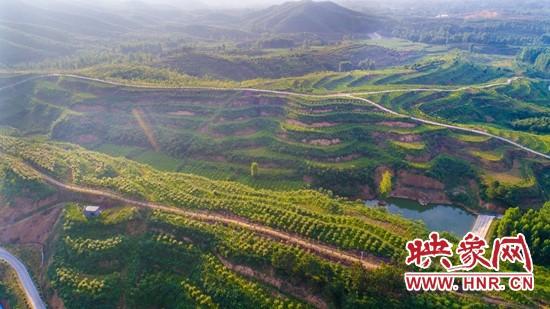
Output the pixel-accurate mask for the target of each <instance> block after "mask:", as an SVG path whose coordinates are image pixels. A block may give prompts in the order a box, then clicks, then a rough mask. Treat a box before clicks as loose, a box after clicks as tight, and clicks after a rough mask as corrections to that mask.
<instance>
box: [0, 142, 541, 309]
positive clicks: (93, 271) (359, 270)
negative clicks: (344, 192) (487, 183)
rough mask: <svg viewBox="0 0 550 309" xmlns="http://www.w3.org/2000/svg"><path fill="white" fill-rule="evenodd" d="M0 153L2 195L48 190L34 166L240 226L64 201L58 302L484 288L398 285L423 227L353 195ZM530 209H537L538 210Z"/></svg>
mask: <svg viewBox="0 0 550 309" xmlns="http://www.w3.org/2000/svg"><path fill="white" fill-rule="evenodd" d="M0 151H1V152H2V154H3V157H4V161H2V163H1V165H0V167H1V169H0V171H1V173H2V179H4V180H5V181H4V182H3V184H2V190H3V191H2V194H6V193H9V192H11V193H12V194H15V196H17V194H20V193H21V192H22V191H20V190H14V191H10V190H9V189H10V188H13V186H17V187H18V188H20V189H21V190H28V189H31V188H32V190H33V192H35V193H36V194H41V193H45V194H48V193H47V192H50V193H49V194H51V192H52V191H51V190H52V188H53V187H50V186H49V185H47V184H46V183H45V182H44V178H41V177H42V176H40V174H39V173H44V174H47V175H50V176H52V177H54V178H55V179H57V180H58V181H61V182H64V183H67V184H74V185H78V186H81V187H84V188H95V189H96V190H105V192H116V193H119V194H122V195H124V196H126V197H128V198H131V199H135V200H139V201H151V202H156V203H160V204H162V205H165V206H167V207H169V208H172V209H175V210H188V211H192V212H195V211H208V214H223V215H224V216H229V217H230V218H233V219H238V220H242V221H241V222H244V223H245V224H242V225H236V224H224V223H221V222H216V221H215V220H213V221H203V220H201V219H198V218H195V217H190V216H188V215H183V214H181V215H180V214H179V213H177V212H175V211H170V210H169V208H167V209H163V210H159V209H156V210H152V209H148V208H147V207H139V208H138V207H132V206H129V205H124V203H122V204H121V205H119V206H116V207H108V208H106V209H104V211H103V212H102V213H101V215H100V216H99V217H97V218H87V217H86V216H84V214H83V207H82V205H81V204H78V203H69V204H67V205H65V206H64V207H65V209H64V212H63V215H62V219H61V221H60V225H59V227H58V228H57V229H56V231H57V232H56V233H57V235H56V237H55V239H56V242H55V243H54V245H53V247H52V249H53V255H52V256H51V263H48V264H47V265H49V266H48V267H49V269H48V273H47V280H48V281H49V282H50V283H51V286H52V287H53V288H55V291H56V292H57V296H58V297H60V298H61V299H62V300H63V302H64V304H65V306H66V307H67V308H77V307H79V306H92V304H93V306H94V307H95V308H115V307H116V306H117V305H118V304H119V303H120V302H121V301H123V302H124V303H125V304H127V305H129V306H132V307H133V308H149V307H151V306H166V307H173V306H175V305H176V304H186V306H189V307H191V308H194V307H196V306H200V307H208V308H218V307H220V308H231V307H233V306H237V305H238V306H244V307H246V308H252V307H254V306H260V307H274V306H275V307H282V308H309V307H331V306H336V307H346V306H352V307H355V306H360V307H362V306H367V307H369V306H382V305H386V306H387V305H388V300H389V299H391V300H390V304H389V305H390V306H392V307H393V306H395V307H400V306H418V305H423V306H428V307H432V306H443V305H454V306H463V305H464V304H466V303H468V304H472V303H479V304H481V303H482V298H481V297H482V296H483V295H477V294H473V295H464V294H446V293H443V294H441V293H438V294H433V293H407V292H405V291H404V287H403V283H402V282H403V281H402V273H403V272H404V271H405V270H406V268H405V267H404V266H403V264H402V263H403V262H402V261H403V259H404V256H403V254H404V244H405V241H406V240H408V239H412V238H414V237H426V235H427V232H426V230H425V228H424V227H423V226H422V225H420V224H419V223H417V222H412V221H408V220H405V219H403V218H401V217H399V216H396V215H392V214H389V213H388V212H386V211H384V210H382V209H376V208H369V207H365V206H364V205H363V204H362V203H360V202H351V201H347V200H344V199H341V198H335V197H333V196H331V195H330V194H326V193H321V192H318V191H312V190H296V191H286V192H280V191H271V190H265V189H262V190H258V189H253V188H251V187H248V186H245V185H241V184H238V183H235V182H230V181H214V180H209V179H207V178H203V177H199V176H194V175H191V174H183V173H168V172H161V171H158V170H155V169H152V168H150V167H148V166H146V165H142V164H139V163H135V162H133V161H130V160H127V159H123V158H113V157H110V156H107V155H104V154H100V153H95V152H91V151H88V150H85V149H83V148H81V147H78V146H74V145H70V144H67V143H54V142H49V143H43V142H36V141H27V140H25V139H16V138H12V137H7V136H0ZM77 197H78V196H77V195H74V194H73V195H71V198H73V199H74V198H77ZM77 199H78V198H77ZM81 199H82V201H84V200H86V196H85V195H82V196H81ZM545 207H546V206H545ZM529 214H530V215H531V216H535V215H536V216H539V214H538V212H533V211H531V212H529ZM543 216H544V214H543V213H542V212H541V214H540V218H543ZM537 220H541V219H537ZM503 222H504V223H503V224H509V223H508V221H506V220H505V221H503ZM251 224H252V225H254V226H267V227H270V228H273V229H276V230H279V231H284V232H288V233H290V235H294V236H293V237H302V239H304V241H310V242H313V243H314V244H327V245H329V246H330V248H335V249H340V250H345V252H351V253H353V254H358V253H359V252H360V251H362V252H364V253H365V260H366V261H369V263H373V264H374V265H378V266H377V267H374V268H373V269H368V270H367V269H365V268H363V267H362V266H361V265H359V264H352V265H350V264H349V263H344V262H342V261H341V260H338V259H330V258H327V257H324V256H322V255H319V254H318V253H317V252H315V251H312V250H305V249H304V248H303V247H301V246H299V245H294V244H291V243H286V242H284V241H280V240H277V239H275V238H274V237H272V236H270V235H269V234H262V233H261V232H260V231H259V230H258V228H250V225H251ZM505 226H506V225H505ZM502 231H503V228H500V229H499V233H501V232H502ZM447 237H450V238H451V239H453V236H452V235H448V236H447ZM539 252H542V251H537V253H536V254H537V255H536V260H535V263H537V264H538V263H539V262H540V260H539V256H538V254H539ZM541 254H544V253H541ZM385 265H387V266H385ZM535 272H536V274H537V283H538V284H542V285H543V286H544V284H545V282H546V280H547V279H546V277H547V270H546V269H545V268H543V267H540V268H538V266H537V269H536V270H535ZM541 280H542V281H541ZM537 291H538V292H537V293H512V292H508V293H507V294H506V299H509V300H508V301H509V302H512V303H522V304H537V303H540V302H542V301H544V299H545V296H544V293H542V292H540V290H537ZM47 293H51V291H47ZM50 296H51V295H50ZM168 296H169V297H168ZM494 297H500V295H495V296H494ZM184 308H186V307H185V306H184Z"/></svg>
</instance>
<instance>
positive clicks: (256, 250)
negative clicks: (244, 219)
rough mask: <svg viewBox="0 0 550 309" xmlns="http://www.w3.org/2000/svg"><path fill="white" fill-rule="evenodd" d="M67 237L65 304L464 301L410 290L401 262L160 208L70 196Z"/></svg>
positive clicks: (62, 283)
mask: <svg viewBox="0 0 550 309" xmlns="http://www.w3.org/2000/svg"><path fill="white" fill-rule="evenodd" d="M114 218H116V219H114ZM129 230H130V231H133V232H132V233H127V232H125V231H129ZM60 239H61V240H60V242H59V243H58V245H57V248H56V252H55V256H54V261H55V262H54V263H53V264H52V265H51V267H50V271H49V277H50V279H51V280H52V282H53V284H54V286H55V287H56V289H58V291H60V296H61V297H62V298H63V300H64V302H65V305H66V306H67V308H77V307H80V306H82V304H93V305H94V307H95V308H114V307H116V304H117V303H118V302H119V301H120V300H121V299H124V300H125V302H126V303H127V304H131V306H132V307H134V308H148V307H150V306H154V307H156V306H168V307H171V308H187V307H190V308H194V307H196V306H200V307H208V308H218V307H219V308H231V307H234V306H238V307H242V308H253V307H258V306H259V307H266V308H267V307H271V308H272V307H277V308H278V307H281V308H306V307H310V306H311V304H308V303H307V302H304V299H309V300H310V301H312V300H314V304H316V305H320V304H325V305H329V306H337V307H357V306H359V307H377V306H382V305H384V306H390V307H397V306H414V305H418V304H424V305H425V306H427V307H436V306H438V305H440V304H441V303H442V302H443V303H447V304H451V303H454V304H456V305H460V304H463V303H465V302H466V301H467V300H466V299H462V298H460V297H456V296H452V295H440V296H434V295H430V294H420V295H414V294H409V293H405V292H404V291H403V283H402V280H401V273H400V271H399V268H395V267H392V268H390V267H383V268H380V269H378V270H371V271H365V270H364V269H362V268H361V267H360V266H354V265H351V266H349V265H348V266H346V265H342V264H338V263H335V262H333V261H328V260H324V259H321V258H319V257H318V256H316V255H312V254H311V253H308V252H307V251H304V250H302V249H300V248H298V247H293V246H288V245H285V244H284V243H280V242H276V241H273V240H271V239H269V238H266V237H263V236H260V235H256V234H254V233H253V232H250V231H246V230H242V229H239V228H236V227H232V226H224V225H216V224H206V223H202V222H198V221H194V220H190V219H186V218H183V217H180V216H177V215H171V214H166V213H162V212H159V211H154V212H152V213H150V212H145V211H137V210H135V209H132V208H120V209H109V210H107V211H105V212H104V213H103V214H102V215H101V216H100V217H99V218H96V219H91V220H90V219H86V218H85V217H84V216H83V215H82V212H81V208H80V207H78V206H77V205H70V206H69V207H68V208H67V209H66V210H65V212H64V215H63V231H62V233H61V235H60ZM122 252H124V254H122ZM103 261H109V262H108V263H107V262H103ZM246 267H251V268H252V269H254V271H244V270H243V269H245V268H246ZM266 278H268V279H266ZM281 280H284V281H285V282H286V283H285V284H284V286H286V287H285V288H282V289H281V290H279V292H277V293H274V291H276V290H277V288H276V287H275V286H273V284H274V283H273V282H277V281H281ZM300 290H302V292H300ZM281 292H282V293H281ZM287 293H291V294H296V296H300V298H296V297H295V296H292V295H290V294H287ZM302 293H304V294H302ZM168 295H169V296H170V297H163V296H168ZM390 296H391V297H390ZM389 299H391V300H389Z"/></svg>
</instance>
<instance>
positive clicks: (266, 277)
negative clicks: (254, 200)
mask: <svg viewBox="0 0 550 309" xmlns="http://www.w3.org/2000/svg"><path fill="white" fill-rule="evenodd" d="M218 258H219V259H220V261H221V262H222V263H223V265H224V266H225V267H227V268H229V269H231V270H232V271H234V272H236V273H238V274H240V275H242V276H245V277H248V278H252V279H255V280H258V281H260V282H262V283H264V284H267V285H270V286H273V287H275V288H277V289H278V290H279V291H282V292H283V293H286V294H290V295H292V296H294V297H296V298H298V299H301V300H303V301H305V302H307V303H309V304H311V305H313V306H315V307H316V308H328V304H327V303H326V302H325V301H324V300H323V299H322V298H321V297H319V296H317V295H315V294H313V292H312V291H311V290H310V289H309V288H307V287H305V286H295V285H292V284H290V283H289V282H288V281H287V280H282V279H280V278H277V277H276V276H275V274H274V273H275V271H274V270H273V269H271V270H270V271H269V273H266V272H260V271H257V270H255V269H252V268H250V267H248V266H243V265H237V264H233V263H231V262H229V261H228V260H226V259H224V258H223V257H221V256H218Z"/></svg>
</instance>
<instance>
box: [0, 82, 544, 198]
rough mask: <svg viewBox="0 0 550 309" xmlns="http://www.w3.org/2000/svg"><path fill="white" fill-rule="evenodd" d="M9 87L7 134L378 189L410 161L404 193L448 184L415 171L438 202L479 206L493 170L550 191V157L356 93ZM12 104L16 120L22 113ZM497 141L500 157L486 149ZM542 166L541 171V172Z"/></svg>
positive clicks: (213, 174)
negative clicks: (459, 174) (318, 95)
mask: <svg viewBox="0 0 550 309" xmlns="http://www.w3.org/2000/svg"><path fill="white" fill-rule="evenodd" d="M439 95H440V94H431V93H429V92H422V93H407V94H402V93H392V94H388V95H386V94H384V95H379V96H378V97H375V96H373V97H372V98H373V99H376V100H379V101H380V102H381V103H383V104H388V103H387V102H389V101H387V100H388V98H392V101H391V104H392V105H390V106H391V107H392V108H395V109H396V110H398V111H402V112H405V111H406V110H408V107H407V109H405V108H403V107H402V105H398V104H399V103H400V102H402V104H403V106H405V102H408V101H410V102H417V101H415V100H417V99H426V98H429V97H430V96H431V97H433V96H439ZM4 96H5V97H4V98H5V99H4V101H3V102H4V103H3V104H1V105H0V108H1V109H2V111H3V113H2V115H3V117H2V118H0V125H2V126H4V128H5V131H6V134H11V135H14V136H33V137H34V138H37V137H42V138H44V137H47V138H53V139H55V140H60V141H66V142H71V143H76V144H79V145H82V146H85V147H86V148H88V149H93V150H96V151H100V152H103V153H106V154H109V155H111V156H120V157H126V158H129V159H132V160H134V161H138V162H142V163H146V164H149V165H151V166H153V167H155V168H158V169H160V170H165V171H181V172H188V173H193V174H197V175H203V176H206V177H209V178H212V179H218V180H235V181H238V182H241V183H244V184H247V185H250V186H252V187H255V188H270V189H277V190H283V189H291V188H293V189H298V188H306V187H314V188H325V189H329V190H332V191H334V192H335V193H336V194H338V195H343V196H350V197H362V198H372V197H374V196H375V195H376V191H377V186H378V180H377V179H378V177H379V174H380V171H381V169H385V168H389V169H391V170H394V171H397V170H403V171H406V173H405V174H403V173H401V174H399V175H397V173H396V176H399V177H395V180H394V185H395V188H398V189H399V190H400V192H402V193H400V194H402V195H405V196H406V195H409V194H410V193H407V192H412V191H426V194H427V195H428V197H429V196H430V194H433V193H434V190H440V191H441V190H442V189H441V188H440V186H439V185H435V186H436V187H433V188H432V187H425V188H421V187H415V184H414V181H411V180H410V179H412V178H414V177H416V176H417V175H424V176H428V177H431V178H432V179H435V180H436V181H438V182H440V183H442V186H443V187H444V190H443V191H444V194H445V195H446V196H447V198H446V199H443V200H441V199H440V200H437V201H435V200H434V202H447V203H449V202H451V201H452V202H458V203H462V204H464V205H468V206H469V207H477V205H478V203H479V202H478V198H477V197H475V195H474V194H473V193H466V194H462V193H457V192H474V191H478V190H480V188H481V190H483V186H485V185H490V183H487V181H492V180H490V179H492V178H491V177H487V176H486V175H495V174H498V175H500V176H499V178H505V177H506V176H507V175H508V176H510V175H513V178H514V179H516V180H517V181H515V182H513V183H519V182H522V183H528V184H530V185H529V186H510V187H509V188H507V190H509V191H512V192H515V193H511V195H509V196H516V197H514V200H516V199H517V198H519V196H523V195H525V194H527V195H529V196H530V197H531V198H533V199H534V200H543V199H544V198H545V197H544V196H545V194H547V193H545V190H543V188H544V186H542V184H541V183H540V182H539V181H538V180H539V179H546V178H545V177H546V176H545V175H547V173H549V172H548V164H547V162H546V163H545V162H544V161H540V160H536V159H532V158H529V157H527V156H526V155H525V154H524V153H522V152H518V151H516V150H515V149H514V148H512V147H511V146H507V145H505V144H502V143H499V142H497V141H494V140H490V139H480V138H479V137H478V136H475V135H463V134H461V135H457V134H456V133H451V132H450V131H449V130H447V129H443V128H440V127H435V126H429V125H424V124H419V123H416V122H412V121H410V120H407V119H402V118H396V117H394V116H391V115H389V114H387V113H383V112H381V111H380V110H378V109H376V108H375V107H373V106H371V105H369V104H367V103H365V102H362V101H358V100H353V99H349V98H330V99H329V98H326V99H315V98H303V97H302V98H300V97H280V96H276V95H267V94H258V93H253V92H249V91H230V90H225V91H224V90H219V91H213V90H199V89H197V90H170V89H167V90H160V89H158V90H155V89H139V88H131V87H119V86H111V85H106V84H100V83H98V82H89V81H83V80H78V79H74V78H66V77H65V78H57V77H50V78H41V79H37V80H34V81H31V82H28V83H25V84H21V85H19V86H17V87H14V88H10V89H6V90H4ZM393 98H395V99H393ZM405 98H407V100H405ZM430 102H431V101H430ZM396 104H397V105H396ZM415 108H416V107H415ZM15 115H17V117H18V119H20V120H19V121H16V122H15V121H13V119H14V116H15ZM495 147H498V148H499V155H498V156H497V155H492V156H491V155H487V154H485V155H484V153H485V152H487V149H494V148H495ZM446 156H450V157H452V158H453V159H452V160H453V162H454V161H456V163H457V164H458V165H459V166H466V167H467V169H471V170H473V171H474V174H475V175H477V176H476V177H475V179H478V183H477V184H474V183H470V184H468V183H467V182H462V181H459V182H457V183H455V182H454V181H450V179H452V178H453V177H454V175H453V174H452V172H451V171H443V172H441V173H440V172H437V170H438V166H439V164H440V163H441V162H442V161H441V160H443V161H445V160H446V159H445V158H446ZM497 159H498V160H497ZM515 161H518V162H521V164H522V165H523V166H525V168H524V171H525V172H522V173H518V172H517V169H516V168H515V167H514V166H515V164H516V163H514V162H515ZM253 162H257V163H258V166H259V172H258V173H257V175H255V176H252V175H251V173H250V166H251V164H252V163H253ZM533 175H534V177H535V178H536V179H537V181H532V179H533ZM411 177H412V178H411ZM510 177H511V176H510ZM505 183H506V182H505ZM508 183H509V182H508ZM436 188H438V189H436ZM411 198H414V197H411ZM507 203H511V204H513V203H515V202H514V201H513V200H512V201H507Z"/></svg>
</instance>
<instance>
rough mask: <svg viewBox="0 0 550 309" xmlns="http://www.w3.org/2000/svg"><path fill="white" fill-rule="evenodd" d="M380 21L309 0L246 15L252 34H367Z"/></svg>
mask: <svg viewBox="0 0 550 309" xmlns="http://www.w3.org/2000/svg"><path fill="white" fill-rule="evenodd" d="M379 24H380V19H379V18H377V17H374V16H369V15H366V14H363V13H361V12H357V11H353V10H350V9H348V8H345V7H343V6H340V5H338V4H336V3H334V2H330V1H322V2H316V1H311V0H304V1H297V2H286V3H283V4H280V5H275V6H272V7H269V8H267V9H264V10H261V11H258V12H255V13H253V14H251V15H250V19H249V25H250V28H251V29H252V30H253V31H258V32H274V33H300V32H309V33H320V34H321V33H324V34H329V33H333V34H349V33H369V32H374V31H376V30H377V28H378V27H379Z"/></svg>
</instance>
